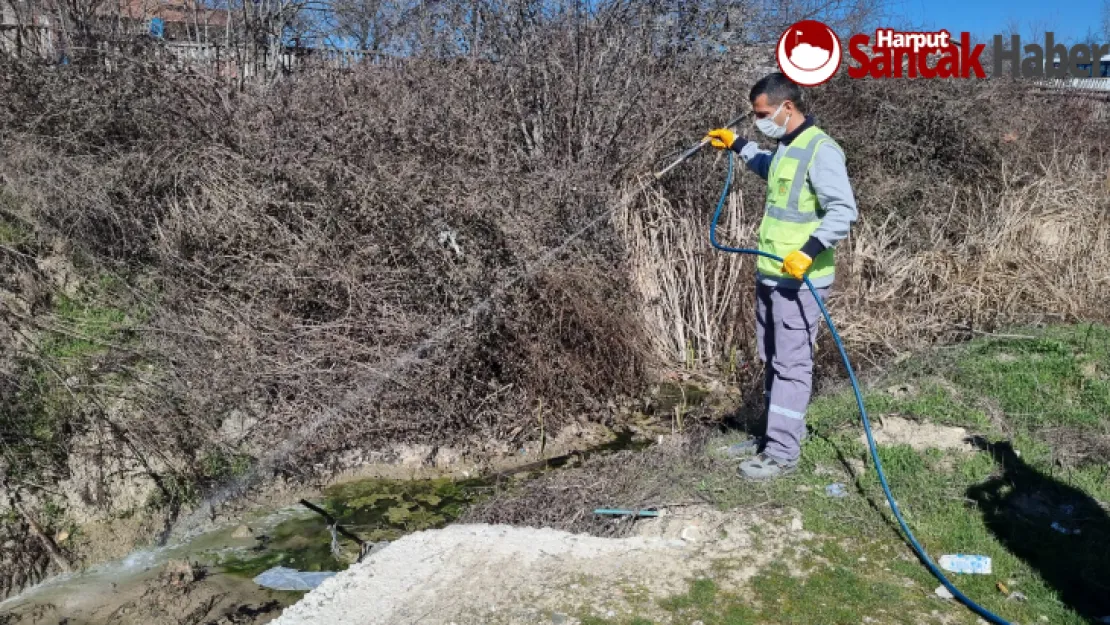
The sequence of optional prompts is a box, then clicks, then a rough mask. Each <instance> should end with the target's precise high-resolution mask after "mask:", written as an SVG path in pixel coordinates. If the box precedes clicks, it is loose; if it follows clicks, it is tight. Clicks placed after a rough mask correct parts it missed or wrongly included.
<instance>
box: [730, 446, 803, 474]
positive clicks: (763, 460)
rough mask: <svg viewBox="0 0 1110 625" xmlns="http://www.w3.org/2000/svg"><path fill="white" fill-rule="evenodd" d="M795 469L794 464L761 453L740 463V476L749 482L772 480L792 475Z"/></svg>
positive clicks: (796, 464)
mask: <svg viewBox="0 0 1110 625" xmlns="http://www.w3.org/2000/svg"><path fill="white" fill-rule="evenodd" d="M797 468H798V463H796V462H786V461H784V460H779V459H778V458H774V457H772V456H768V455H767V454H765V453H761V454H759V455H758V456H756V457H755V458H752V459H751V460H745V461H744V462H741V463H740V476H741V477H743V478H745V479H749V480H773V479H775V478H777V477H782V476H784V475H787V474H789V473H793V472H794V469H797Z"/></svg>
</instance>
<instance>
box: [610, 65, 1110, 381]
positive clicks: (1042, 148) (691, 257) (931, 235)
mask: <svg viewBox="0 0 1110 625" xmlns="http://www.w3.org/2000/svg"><path fill="white" fill-rule="evenodd" d="M809 97H810V101H811V105H812V108H813V112H814V113H815V114H816V116H817V118H818V123H819V124H820V125H821V126H822V127H823V128H824V129H825V130H826V131H828V132H829V133H830V134H831V135H832V136H833V137H834V138H836V139H837V141H838V142H840V144H841V145H842V146H843V147H844V148H845V151H846V153H847V156H848V168H849V174H850V176H851V177H852V181H853V185H854V188H855V192H856V197H857V201H858V203H859V208H860V219H859V221H858V222H857V224H856V226H855V227H854V229H853V232H852V234H851V236H850V237H849V239H847V240H846V241H844V242H843V243H842V244H841V247H840V251H839V254H838V266H839V268H838V281H837V286H836V287H835V288H834V295H833V296H832V297H831V298H830V299H831V309H832V314H833V316H834V317H835V319H836V320H837V324H838V326H837V327H838V330H839V331H840V333H841V335H842V336H843V337H844V338H845V339H846V340H847V342H848V343H849V348H850V350H852V351H853V352H854V353H856V354H857V355H858V356H860V357H863V358H880V359H881V358H883V357H888V356H890V355H892V354H897V353H902V352H905V351H907V350H910V349H914V348H917V347H920V346H922V345H924V344H927V343H930V342H935V341H945V340H958V339H961V338H963V337H966V336H969V335H971V334H974V333H976V332H985V331H992V330H994V329H995V328H997V327H998V326H1000V325H1004V324H1014V323H1038V322H1042V321H1045V320H1076V319H1090V320H1102V319H1105V318H1106V314H1105V312H1104V311H1105V310H1106V309H1107V303H1110V297H1108V295H1107V291H1106V289H1105V284H1106V282H1107V280H1110V274H1108V273H1107V272H1106V271H1104V270H1100V269H1098V268H1097V264H1092V263H1091V259H1094V258H1100V257H1101V255H1102V254H1105V253H1107V251H1110V250H1108V248H1107V246H1108V240H1107V235H1106V234H1105V232H1106V228H1105V225H1106V220H1107V209H1108V208H1110V196H1108V190H1110V187H1108V184H1107V175H1108V167H1110V161H1108V159H1107V157H1106V154H1105V145H1107V144H1108V143H1107V140H1108V139H1110V127H1108V126H1107V125H1106V124H1105V121H1104V119H1105V114H1106V108H1107V107H1106V104H1105V103H1103V102H1099V101H1097V100H1091V99H1086V98H1083V97H1078V96H1071V95H1068V94H1061V93H1037V92H1035V91H1033V90H1032V89H1029V88H1025V87H1023V86H1022V85H1018V84H997V83H987V84H980V83H975V82H960V81H949V82H943V81H941V82H938V81H917V82H900V81H888V82H881V81H852V80H849V79H847V78H844V79H841V80H836V81H833V82H832V83H830V84H828V85H825V86H823V87H821V88H819V89H816V90H814V91H812V92H810V95H809ZM1060 120H1068V123H1067V124H1066V125H1065V126H1061V124H1060V123H1059V122H1060ZM715 167H716V169H717V171H718V172H719V173H718V174H717V176H716V177H715V178H712V179H707V176H706V175H705V174H704V173H703V172H702V171H700V170H699V168H700V166H693V167H689V168H687V169H686V170H682V171H679V172H678V173H677V174H676V175H675V178H676V179H675V180H672V181H668V182H667V183H666V188H665V192H663V193H659V192H649V193H641V192H640V187H639V185H638V184H636V183H634V184H632V185H629V186H628V187H627V189H628V191H627V192H628V193H632V194H635V195H636V196H637V197H639V198H640V199H639V201H636V202H632V203H630V204H629V205H628V209H627V210H628V213H629V214H632V215H636V216H637V217H636V220H637V221H636V223H635V224H633V226H634V227H631V228H625V229H623V230H622V234H624V236H625V237H626V239H627V241H628V244H627V246H628V248H629V250H630V260H631V262H632V265H633V266H632V271H633V275H634V276H635V277H636V283H637V284H638V285H639V286H640V296H641V301H642V303H643V305H644V307H645V309H646V310H647V311H649V315H650V316H651V319H650V320H649V323H648V326H647V327H648V328H650V333H651V334H652V336H653V337H654V338H655V345H656V348H657V349H656V353H657V354H658V355H659V356H660V357H662V358H664V359H666V360H667V361H668V362H669V363H670V364H671V365H672V366H678V365H681V364H683V363H685V362H686V361H687V360H689V357H688V356H687V353H688V352H686V351H684V349H683V348H684V346H685V345H686V344H687V343H688V342H690V343H692V344H693V348H694V349H693V350H692V351H693V353H696V354H697V361H698V364H701V365H711V366H712V365H716V364H717V363H719V362H721V360H722V357H723V356H724V355H727V354H730V353H732V352H733V350H736V351H738V352H740V353H743V354H746V356H747V357H748V358H752V357H753V356H754V349H753V347H752V346H751V344H750V339H748V338H747V337H748V336H749V335H750V334H751V332H750V325H751V323H752V321H751V318H752V314H751V311H750V304H748V302H747V301H746V300H747V299H748V298H747V297H746V296H741V297H740V300H739V302H737V301H735V300H734V301H733V302H732V305H734V306H736V307H737V308H736V313H737V314H734V315H732V316H729V315H721V316H720V318H721V319H724V320H725V321H726V323H719V324H716V325H710V324H707V323H706V321H705V319H706V314H705V312H704V311H705V310H706V306H705V303H704V301H705V299H706V298H705V297H704V296H702V295H701V294H702V293H707V292H713V290H714V289H715V288H719V286H718V285H720V284H722V280H721V278H720V277H719V276H720V275H731V274H727V273H726V274H720V270H719V269H717V264H718V263H721V262H729V261H721V260H719V259H716V260H709V261H707V260H704V259H703V256H704V254H705V250H707V249H708V247H709V241H708V232H707V230H708V224H709V218H710V216H711V214H710V213H709V211H710V210H711V209H712V206H713V204H714V202H715V199H714V198H711V197H706V194H705V193H704V191H702V190H701V189H700V188H699V187H700V185H708V186H710V187H711V188H716V189H718V190H719V188H720V185H721V184H723V178H724V176H723V169H724V165H720V164H719V165H715ZM737 175H739V176H742V177H741V178H740V179H739V180H738V181H737V183H738V189H737V192H736V193H735V194H734V195H733V197H731V198H730V204H729V211H731V214H727V213H726V216H725V218H723V219H722V234H721V237H720V238H721V239H722V240H723V241H725V242H726V244H731V245H734V246H741V247H742V246H745V245H749V246H751V245H754V243H755V238H754V232H755V228H756V226H757V224H758V220H759V218H760V215H761V203H762V198H763V192H762V189H761V186H762V184H761V181H759V180H758V179H756V177H755V176H752V175H750V174H747V173H739V169H738V174H737ZM675 207H679V208H677V210H676V208H675ZM725 232H728V234H727V235H726V234H725ZM647 250H652V251H651V252H647ZM664 259H665V260H664ZM733 262H735V261H733ZM750 262H751V261H748V263H749V264H747V265H743V266H745V269H744V270H743V271H744V272H745V273H746V274H747V275H744V276H743V279H741V280H740V281H739V290H740V292H741V293H745V292H746V291H747V290H748V289H750V288H751V278H750V277H749V276H751V275H752V274H751V273H750V272H751V271H752V269H751V267H752V265H751V264H750ZM717 306H718V307H719V308H718V310H723V309H724V305H723V304H721V303H718V304H717ZM744 307H747V308H744ZM729 322H731V323H729ZM707 328H711V329H709V330H707ZM826 340H827V336H826ZM829 347H831V346H829ZM822 353H823V354H825V356H824V357H825V358H826V359H827V358H833V357H834V356H835V352H834V351H833V350H832V349H824V350H822ZM827 362H828V364H833V363H832V362H831V361H827Z"/></svg>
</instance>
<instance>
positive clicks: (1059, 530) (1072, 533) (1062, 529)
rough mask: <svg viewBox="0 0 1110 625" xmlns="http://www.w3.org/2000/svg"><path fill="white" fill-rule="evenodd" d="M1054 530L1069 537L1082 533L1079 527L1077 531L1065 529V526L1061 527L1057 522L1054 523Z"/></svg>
mask: <svg viewBox="0 0 1110 625" xmlns="http://www.w3.org/2000/svg"><path fill="white" fill-rule="evenodd" d="M1052 529H1054V530H1056V531H1057V532H1060V533H1061V534H1067V535H1069V536H1073V535H1075V534H1078V533H1080V532H1081V531H1082V530H1080V529H1079V528H1078V527H1077V528H1075V529H1071V528H1067V527H1064V526H1063V525H1060V524H1059V523H1058V522H1056V521H1053V522H1052Z"/></svg>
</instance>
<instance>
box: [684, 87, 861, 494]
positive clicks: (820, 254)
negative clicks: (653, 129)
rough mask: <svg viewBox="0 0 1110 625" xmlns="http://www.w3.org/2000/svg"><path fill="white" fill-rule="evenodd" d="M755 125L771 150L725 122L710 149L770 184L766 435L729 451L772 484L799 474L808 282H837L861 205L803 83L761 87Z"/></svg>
mask: <svg viewBox="0 0 1110 625" xmlns="http://www.w3.org/2000/svg"><path fill="white" fill-rule="evenodd" d="M749 99H750V100H751V104H752V110H753V113H754V116H755V125H756V127H757V128H758V129H759V130H760V132H762V133H763V134H765V135H767V136H768V137H770V138H771V139H776V140H778V146H777V147H776V149H775V150H774V152H771V151H768V150H762V149H760V147H759V145H757V144H756V143H755V142H754V141H748V140H747V139H745V138H743V137H740V136H737V134H736V133H735V132H733V131H732V130H729V129H728V128H718V129H716V130H711V131H709V133H708V135H707V136H706V139H709V140H710V141H711V144H712V145H713V147H715V148H718V149H729V150H732V151H733V152H735V153H737V154H739V155H740V159H741V160H742V161H743V162H744V164H745V165H746V166H747V168H748V169H750V170H751V171H753V172H755V173H756V174H758V175H759V176H760V177H761V178H764V179H766V180H767V199H766V201H765V203H764V213H763V220H762V222H761V223H760V226H759V249H760V251H763V252H768V253H770V254H774V255H775V256H778V257H781V258H783V259H784V261H783V262H777V261H774V260H771V259H769V258H766V257H763V256H760V257H759V259H758V261H757V263H756V287H755V321H756V324H755V329H756V343H757V346H758V350H759V358H760V360H762V361H763V363H764V367H765V374H766V375H765V379H764V400H765V401H764V420H763V422H764V423H766V428H765V431H764V432H762V433H758V434H757V435H756V436H753V437H751V438H750V439H748V440H746V441H743V442H741V443H737V444H735V445H731V446H729V447H727V448H726V452H727V454H728V455H729V456H731V457H734V458H737V459H742V460H744V461H743V462H742V463H741V464H740V474H741V476H743V477H745V478H748V479H752V480H768V479H774V478H776V477H779V476H782V475H785V474H787V473H790V472H792V471H793V470H794V469H795V468H796V467H797V464H798V459H799V457H800V456H801V443H802V440H803V439H804V438H805V432H806V424H805V415H806V408H807V407H808V406H809V400H810V394H811V391H812V388H813V354H814V348H815V346H816V342H817V322H818V319H819V317H820V316H821V312H820V309H819V308H818V306H817V301H816V300H815V299H814V297H813V294H812V293H811V292H810V291H809V289H808V288H807V287H806V286H805V283H804V282H803V281H802V278H803V276H808V277H809V279H810V281H811V282H812V283H813V286H814V287H816V289H817V292H818V293H819V294H820V296H821V299H822V300H824V299H825V298H827V297H828V294H829V291H830V289H831V287H832V284H833V277H834V271H835V263H834V260H833V248H834V247H835V246H836V244H837V243H838V242H840V241H841V240H843V239H844V238H845V237H846V236H848V231H849V229H850V228H851V225H852V224H853V223H854V222H855V221H856V217H857V210H856V201H855V197H854V195H853V193H852V185H851V182H850V181H849V180H848V171H847V169H846V168H845V157H844V151H843V150H842V149H841V148H840V146H839V145H837V144H836V142H835V141H833V140H832V139H831V138H830V137H829V136H828V135H827V134H825V133H824V132H823V131H822V130H821V129H820V128H818V127H817V126H816V125H815V122H814V119H813V118H812V117H811V116H808V115H806V109H807V106H806V103H805V99H804V98H803V96H802V90H801V88H800V87H799V86H798V85H797V84H796V83H794V82H793V81H791V80H790V79H789V78H787V77H786V76H784V75H783V74H781V73H775V74H770V75H768V76H766V77H764V78H762V79H761V80H760V81H759V82H757V83H755V86H753V87H752V89H751V93H750V94H749Z"/></svg>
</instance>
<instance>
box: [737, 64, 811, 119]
mask: <svg viewBox="0 0 1110 625" xmlns="http://www.w3.org/2000/svg"><path fill="white" fill-rule="evenodd" d="M763 94H767V103H768V104H775V105H778V104H782V103H783V101H784V100H790V101H791V102H793V103H794V106H795V107H796V108H797V109H798V110H799V111H801V112H802V113H805V112H806V103H805V102H804V101H803V100H802V88H801V87H799V86H798V83H796V82H794V81H793V80H790V79H789V78H787V77H786V75H785V74H783V73H782V72H775V73H774V74H767V75H766V76H764V77H763V78H760V79H759V82H757V83H755V86H753V87H752V92H751V93H750V94H748V100H750V101H751V102H753V103H754V102H755V99H756V98H758V97H759V96H761V95H763Z"/></svg>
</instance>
